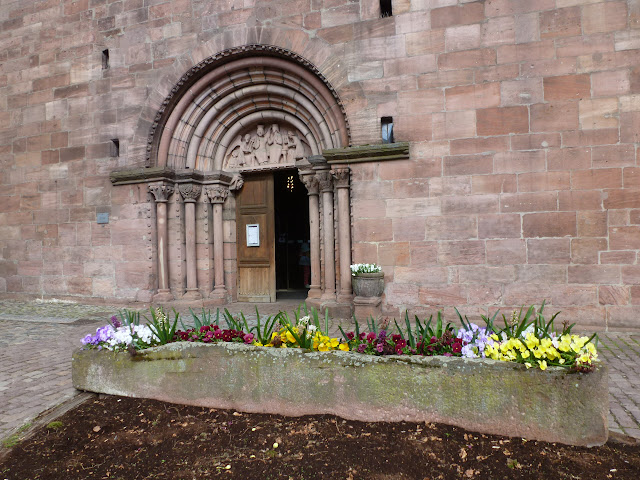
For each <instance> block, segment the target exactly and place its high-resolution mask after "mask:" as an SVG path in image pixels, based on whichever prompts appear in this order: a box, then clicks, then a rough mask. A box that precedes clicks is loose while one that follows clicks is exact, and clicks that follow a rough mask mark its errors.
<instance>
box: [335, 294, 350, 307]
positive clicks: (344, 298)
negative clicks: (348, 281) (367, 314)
mask: <svg viewBox="0 0 640 480" xmlns="http://www.w3.org/2000/svg"><path fill="white" fill-rule="evenodd" d="M337 299H338V303H348V304H349V305H350V304H351V303H353V294H352V293H342V292H341V293H339V294H338V298H337Z"/></svg>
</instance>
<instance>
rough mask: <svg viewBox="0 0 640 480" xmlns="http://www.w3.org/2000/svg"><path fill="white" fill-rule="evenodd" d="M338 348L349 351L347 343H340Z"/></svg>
mask: <svg viewBox="0 0 640 480" xmlns="http://www.w3.org/2000/svg"><path fill="white" fill-rule="evenodd" d="M340 350H342V351H344V352H348V351H349V345H348V344H347V343H341V344H340Z"/></svg>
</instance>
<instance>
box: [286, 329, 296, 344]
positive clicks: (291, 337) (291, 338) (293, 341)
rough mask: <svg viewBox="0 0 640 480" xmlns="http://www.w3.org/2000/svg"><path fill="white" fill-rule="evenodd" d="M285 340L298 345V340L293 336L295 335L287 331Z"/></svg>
mask: <svg viewBox="0 0 640 480" xmlns="http://www.w3.org/2000/svg"><path fill="white" fill-rule="evenodd" d="M285 338H286V340H287V342H289V343H296V338H295V337H294V336H293V334H292V333H291V332H290V331H289V330H287V333H286V334H285Z"/></svg>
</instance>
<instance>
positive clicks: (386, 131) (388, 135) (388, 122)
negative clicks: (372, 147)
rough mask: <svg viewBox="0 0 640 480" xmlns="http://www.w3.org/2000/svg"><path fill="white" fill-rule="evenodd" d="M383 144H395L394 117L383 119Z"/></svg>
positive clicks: (381, 122) (381, 121) (381, 120)
mask: <svg viewBox="0 0 640 480" xmlns="http://www.w3.org/2000/svg"><path fill="white" fill-rule="evenodd" d="M380 124H381V125H382V143H393V117H382V118H381V119H380Z"/></svg>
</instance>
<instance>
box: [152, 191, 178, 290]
mask: <svg viewBox="0 0 640 480" xmlns="http://www.w3.org/2000/svg"><path fill="white" fill-rule="evenodd" d="M148 189H149V192H151V194H152V195H153V198H154V199H155V201H156V233H157V235H158V238H157V245H158V258H157V262H158V293H156V294H155V295H154V296H153V301H154V302H170V301H171V300H174V297H173V294H172V293H171V290H169V254H168V250H167V249H168V244H169V233H168V230H167V202H168V201H169V197H170V196H171V195H172V194H173V192H174V188H173V185H165V184H155V185H149V186H148Z"/></svg>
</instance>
